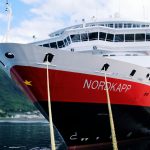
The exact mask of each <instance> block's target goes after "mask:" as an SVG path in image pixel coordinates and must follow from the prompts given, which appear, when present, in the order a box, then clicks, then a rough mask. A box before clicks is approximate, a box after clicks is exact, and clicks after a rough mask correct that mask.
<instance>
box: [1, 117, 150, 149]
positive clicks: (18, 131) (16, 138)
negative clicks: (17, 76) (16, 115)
mask: <svg viewBox="0 0 150 150" xmlns="http://www.w3.org/2000/svg"><path fill="white" fill-rule="evenodd" d="M56 147H57V150H65V149H66V148H65V145H64V144H63V142H62V139H61V138H60V137H59V135H58V134H57V133H56ZM50 149H51V148H50V134H49V124H48V122H47V121H46V120H45V121H44V120H42V121H16V120H15V121H9V120H8V121H7V120H4V121H2V120H1V121H0V150H50ZM100 150H112V145H111V144H110V145H107V146H106V147H102V148H101V149H100ZM119 150H150V137H146V138H141V139H136V140H132V141H127V142H121V143H119Z"/></svg>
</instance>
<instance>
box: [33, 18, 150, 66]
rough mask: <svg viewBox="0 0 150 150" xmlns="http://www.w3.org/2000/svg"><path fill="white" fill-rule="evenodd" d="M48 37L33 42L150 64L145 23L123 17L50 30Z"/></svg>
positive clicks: (149, 37) (149, 28) (149, 26)
mask: <svg viewBox="0 0 150 150" xmlns="http://www.w3.org/2000/svg"><path fill="white" fill-rule="evenodd" d="M49 37H50V38H49V39H47V40H43V41H38V42H35V43H33V44H35V45H39V46H43V47H50V48H56V49H62V50H65V51H72V52H84V53H92V54H96V55H101V56H104V57H111V58H113V59H118V60H123V61H127V62H130V63H135V64H137V65H141V66H144V67H150V59H149V56H150V23H148V22H140V21H126V20H124V21H123V20H118V21H116V20H112V21H101V22H90V23H85V22H83V23H82V24H78V25H74V26H71V27H67V28H64V29H61V30H58V31H56V32H53V33H51V34H49ZM125 56H126V57H125ZM135 56H136V57H135ZM147 56H148V57H147ZM139 59H144V62H140V63H139Z"/></svg>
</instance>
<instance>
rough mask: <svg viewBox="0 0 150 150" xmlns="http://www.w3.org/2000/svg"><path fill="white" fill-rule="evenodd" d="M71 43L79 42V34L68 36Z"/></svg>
mask: <svg viewBox="0 0 150 150" xmlns="http://www.w3.org/2000/svg"><path fill="white" fill-rule="evenodd" d="M70 36H71V40H72V42H80V34H73V35H70Z"/></svg>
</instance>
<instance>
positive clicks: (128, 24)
mask: <svg viewBox="0 0 150 150" xmlns="http://www.w3.org/2000/svg"><path fill="white" fill-rule="evenodd" d="M131 26H132V24H131V23H125V24H124V28H131Z"/></svg>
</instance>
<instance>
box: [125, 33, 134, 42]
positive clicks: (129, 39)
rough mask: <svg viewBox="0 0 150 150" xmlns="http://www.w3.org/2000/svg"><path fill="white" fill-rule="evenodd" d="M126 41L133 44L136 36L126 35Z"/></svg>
mask: <svg viewBox="0 0 150 150" xmlns="http://www.w3.org/2000/svg"><path fill="white" fill-rule="evenodd" d="M125 41H126V42H133V41H134V34H125Z"/></svg>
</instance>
